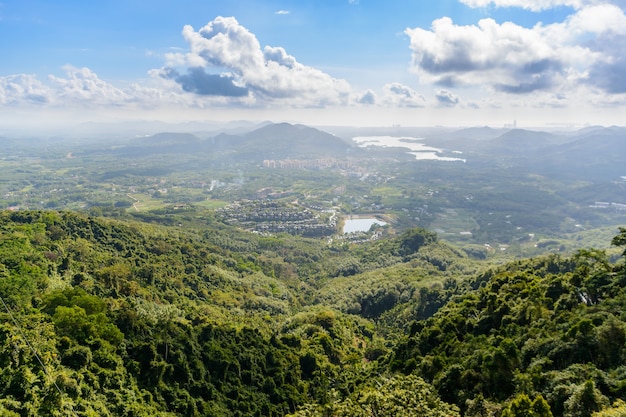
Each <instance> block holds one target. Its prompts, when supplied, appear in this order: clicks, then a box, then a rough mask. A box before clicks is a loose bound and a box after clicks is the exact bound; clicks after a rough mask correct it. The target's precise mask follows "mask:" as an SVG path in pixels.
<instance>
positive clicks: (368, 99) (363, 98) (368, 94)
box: [356, 90, 376, 105]
mask: <svg viewBox="0 0 626 417" xmlns="http://www.w3.org/2000/svg"><path fill="white" fill-rule="evenodd" d="M356 102H357V103H359V104H370V105H371V104H376V93H374V92H373V91H372V90H367V91H365V92H364V93H362V94H359V95H358V96H357V98H356Z"/></svg>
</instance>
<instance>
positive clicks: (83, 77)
mask: <svg viewBox="0 0 626 417" xmlns="http://www.w3.org/2000/svg"><path fill="white" fill-rule="evenodd" d="M64 69H65V72H66V76H67V78H60V77H55V76H53V75H50V76H49V78H50V80H51V81H52V82H53V84H55V85H56V88H54V87H53V88H54V92H55V100H61V101H63V102H68V103H72V102H82V103H85V102H97V103H102V104H113V105H115V104H122V103H124V102H127V101H129V100H132V96H130V95H128V94H126V93H125V92H124V91H122V90H121V89H119V88H116V87H114V86H112V85H111V84H109V83H107V82H105V81H103V80H101V79H100V78H98V76H97V75H96V74H95V73H94V72H92V71H91V70H90V69H89V68H75V67H72V66H66V67H65V68H64Z"/></svg>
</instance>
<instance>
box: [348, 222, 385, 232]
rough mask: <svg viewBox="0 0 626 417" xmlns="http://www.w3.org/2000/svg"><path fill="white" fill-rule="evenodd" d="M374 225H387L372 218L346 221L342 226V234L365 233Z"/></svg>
mask: <svg viewBox="0 0 626 417" xmlns="http://www.w3.org/2000/svg"><path fill="white" fill-rule="evenodd" d="M375 224H377V225H379V226H384V225H386V224H387V223H385V222H383V221H380V220H378V219H374V218H363V219H347V220H346V221H345V222H344V224H343V233H344V234H346V233H352V232H367V231H368V230H370V227H372V226H373V225H375Z"/></svg>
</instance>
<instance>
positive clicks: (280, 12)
mask: <svg viewBox="0 0 626 417" xmlns="http://www.w3.org/2000/svg"><path fill="white" fill-rule="evenodd" d="M289 13H291V12H290V11H289V10H278V11H277V12H276V14H289Z"/></svg>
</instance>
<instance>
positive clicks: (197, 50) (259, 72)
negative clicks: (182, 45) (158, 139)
mask: <svg viewBox="0 0 626 417" xmlns="http://www.w3.org/2000/svg"><path fill="white" fill-rule="evenodd" d="M183 37H184V38H185V40H186V41H187V43H188V44H189V47H190V52H189V53H186V54H182V53H177V54H170V55H169V56H168V62H167V66H168V67H172V68H173V67H181V66H184V67H187V68H202V69H203V70H204V71H205V72H206V73H207V74H213V75H218V74H219V73H220V72H224V71H228V73H229V74H230V75H229V76H231V78H232V82H233V83H234V84H236V85H238V86H239V87H241V88H245V89H247V90H248V91H249V93H250V95H251V97H253V98H254V99H255V100H256V101H257V103H258V104H263V102H266V101H267V102H272V101H275V100H285V99H289V100H290V102H291V104H293V105H299V106H318V105H326V104H340V103H345V102H346V100H347V97H348V94H349V92H350V86H349V84H348V83H347V82H346V81H344V80H339V79H335V78H333V77H331V76H330V75H329V74H326V73H324V72H322V71H320V70H318V69H316V68H312V67H309V66H306V65H303V64H301V63H299V62H297V60H296V59H295V57H293V56H291V55H289V54H287V52H286V51H285V50H284V49H283V48H281V47H271V46H266V47H265V48H263V49H261V45H260V43H259V41H258V40H257V38H256V36H254V34H252V33H251V32H250V31H248V30H247V29H246V28H245V27H243V26H241V25H240V24H239V22H237V20H236V19H235V18H233V17H217V18H216V19H214V20H213V21H211V22H209V23H208V24H207V25H206V26H204V27H203V28H201V29H200V30H198V31H195V30H194V29H193V28H192V27H191V26H189V25H187V26H185V27H184V29H183ZM166 70H167V68H166ZM204 80H205V81H206V77H204ZM192 90H195V91H196V92H198V91H199V90H198V89H192ZM188 91H189V90H188Z"/></svg>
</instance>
